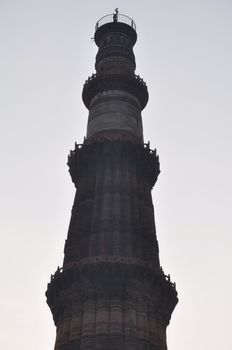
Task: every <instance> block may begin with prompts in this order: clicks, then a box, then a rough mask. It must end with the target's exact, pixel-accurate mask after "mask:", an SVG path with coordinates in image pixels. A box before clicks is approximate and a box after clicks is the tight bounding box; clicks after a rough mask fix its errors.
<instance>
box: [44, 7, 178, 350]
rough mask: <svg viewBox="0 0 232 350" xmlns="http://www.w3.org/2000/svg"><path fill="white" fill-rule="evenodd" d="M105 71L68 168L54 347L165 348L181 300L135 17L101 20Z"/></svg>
mask: <svg viewBox="0 0 232 350" xmlns="http://www.w3.org/2000/svg"><path fill="white" fill-rule="evenodd" d="M94 40H95V43H96V45H97V46H98V52H97V55H96V63H95V68H96V73H95V74H93V75H92V76H91V77H89V78H88V80H86V81H85V84H84V87H83V94H82V98H83V102H84V104H85V106H86V107H87V108H88V110H89V117H88V126H87V135H86V138H85V140H84V142H83V144H75V149H74V150H73V151H71V152H70V155H69V157H68V166H69V171H70V175H71V178H72V181H73V182H74V184H75V186H76V189H77V191H76V196H75V199H74V204H73V208H72V214H71V220H70V226H69V230H68V237H67V240H66V242H65V249H64V261H63V267H62V268H58V269H57V271H56V272H55V274H54V275H52V277H51V281H50V283H49V284H48V289H47V292H46V296H47V303H48V305H49V307H50V309H51V312H52V314H53V319H54V322H55V325H56V328H57V335H56V343H55V350H79V349H81V350H109V349H110V350H119V349H120V350H121V349H125V350H135V349H138V350H165V349H167V345H166V327H167V325H168V324H169V321H170V317H171V313H172V311H173V309H174V307H175V305H176V303H177V301H178V299H177V292H176V289H175V284H174V283H172V282H171V281H170V277H169V276H166V275H165V274H164V272H163V270H162V268H161V266H160V262H159V249H158V242H157V238H156V231H155V222H154V210H153V204H152V197H151V190H152V188H153V186H154V184H155V182H156V180H157V177H158V174H159V172H160V170H159V158H158V156H157V154H156V151H153V150H151V149H150V146H149V143H148V144H144V141H143V127H142V118H141V111H142V110H143V108H144V107H145V106H146V104H147V101H148V91H147V86H146V84H145V82H144V81H143V80H142V79H141V78H140V77H139V76H138V75H135V57H134V53H133V46H134V44H135V43H136V40H137V34H136V26H135V23H134V21H133V20H132V19H131V18H129V17H127V16H124V15H121V14H119V13H118V10H117V9H116V11H115V13H114V14H112V15H108V16H105V17H103V18H101V19H100V20H99V21H98V22H97V25H96V31H95V35H94Z"/></svg>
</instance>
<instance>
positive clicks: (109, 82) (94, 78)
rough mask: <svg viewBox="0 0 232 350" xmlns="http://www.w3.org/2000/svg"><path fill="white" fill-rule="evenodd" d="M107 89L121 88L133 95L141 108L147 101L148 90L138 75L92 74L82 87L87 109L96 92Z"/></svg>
mask: <svg viewBox="0 0 232 350" xmlns="http://www.w3.org/2000/svg"><path fill="white" fill-rule="evenodd" d="M107 90H123V91H126V92H128V93H131V94H132V95H134V96H135V97H136V98H137V99H138V100H139V102H140V105H141V110H142V109H144V108H145V106H146V104H147V101H148V90H147V85H146V83H145V81H144V80H143V79H142V78H141V77H140V76H139V75H135V74H134V75H133V76H129V75H128V76H127V75H122V74H106V75H104V74H92V75H91V76H90V77H89V78H88V79H87V80H86V81H85V84H84V87H83V92H82V99H83V102H84V104H85V106H86V107H87V108H88V109H89V106H90V102H91V100H92V99H93V97H94V96H96V95H97V94H98V93H100V92H103V91H107Z"/></svg>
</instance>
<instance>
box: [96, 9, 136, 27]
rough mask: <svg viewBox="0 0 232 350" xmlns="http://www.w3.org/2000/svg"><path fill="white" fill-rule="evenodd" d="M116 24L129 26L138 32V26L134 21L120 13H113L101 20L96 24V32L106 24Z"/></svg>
mask: <svg viewBox="0 0 232 350" xmlns="http://www.w3.org/2000/svg"><path fill="white" fill-rule="evenodd" d="M115 22H119V23H124V24H127V25H128V26H130V27H132V28H133V29H134V30H135V31H136V25H135V22H134V21H133V19H132V18H130V17H128V16H126V15H122V14H120V13H112V14H110V15H106V16H104V17H102V18H100V19H99V21H98V22H97V24H96V27H95V30H97V29H99V28H100V27H101V26H103V25H104V24H107V23H115Z"/></svg>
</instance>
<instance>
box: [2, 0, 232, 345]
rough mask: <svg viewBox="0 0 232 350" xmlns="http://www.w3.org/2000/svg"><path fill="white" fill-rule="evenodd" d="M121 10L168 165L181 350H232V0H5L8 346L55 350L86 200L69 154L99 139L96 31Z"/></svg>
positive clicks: (152, 133)
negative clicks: (93, 110) (72, 224)
mask: <svg viewBox="0 0 232 350" xmlns="http://www.w3.org/2000/svg"><path fill="white" fill-rule="evenodd" d="M115 7H119V10H120V12H121V13H124V14H127V15H129V16H131V17H133V19H134V20H135V22H136V24H137V32H138V42H137V44H136V46H135V54H136V61H137V70H136V72H137V74H139V75H140V76H142V77H143V78H144V80H145V81H146V82H147V85H148V89H149V95H150V100H149V103H148V106H147V108H146V109H145V110H144V112H143V122H144V135H145V140H146V141H147V140H150V142H151V147H153V148H157V150H158V153H159V155H160V161H161V174H160V177H159V179H158V182H157V184H156V186H155V189H154V190H153V198H154V206H155V212H156V226H157V235H158V240H159V245H160V255H161V263H162V265H163V268H164V271H165V272H166V273H170V274H171V278H172V280H173V281H176V284H177V289H178V292H179V298H180V302H179V304H178V306H177V308H176V310H175V311H174V313H173V317H172V320H171V325H170V326H169V328H168V345H169V350H177V349H178V350H186V349H188V350H195V349H198V350H205V349H210V350H218V349H224V350H229V349H231V348H232V337H231V315H232V303H231V295H232V279H231V262H232V258H231V242H232V239H231V231H232V230H231V220H232V219H231V207H232V193H231V192H232V191H231V169H232V159H231V146H232V140H231V129H232V128H231V127H232V125H231V124H232V122H231V110H232V108H231V107H232V98H231V95H232V70H231V62H232V44H231V34H232V2H231V0H191V1H190V0H182V1H181V0H176V1H173V0H165V1H164V0H162V1H161V0H151V1H148V0H144V1H135V0H134V1H132V0H131V1H130V0H118V1H113V0H99V1H90V0H85V1H78V0H65V1H64V0H37V1H36V0H1V1H0V48H1V55H0V117H1V128H0V143H1V144H0V161H1V181H0V187H1V188H0V193H1V196H0V215H1V222H0V225H1V227H0V230H1V231H0V232H1V236H0V247H1V248H0V249H1V254H0V268H1V290H0V309H1V318H0V329H1V332H0V343H1V347H2V349H4V350H13V349H15V348H17V349H18V350H32V349H33V350H41V349H43V350H51V349H53V346H54V340H55V327H54V325H53V321H52V317H51V313H50V310H49V308H48V307H47V305H46V302H45V296H44V292H45V290H46V284H47V282H48V281H49V279H50V274H51V273H54V271H55V270H56V268H57V265H61V264H62V259H63V246H64V241H65V238H66V234H67V229H68V224H69V218H70V211H71V206H72V201H73V197H74V193H75V190H74V186H73V184H72V182H71V178H70V177H69V174H68V168H67V166H66V160H67V155H68V152H69V150H70V149H72V148H73V146H74V142H75V141H77V142H79V143H81V142H82V141H83V137H84V135H85V131H86V122H87V115H88V113H87V110H86V108H85V107H84V105H83V103H82V100H81V91H82V86H83V83H84V81H85V79H86V78H87V77H88V76H89V75H91V73H92V72H94V60H95V55H96V52H97V47H96V45H95V44H94V42H93V41H91V38H92V37H93V34H94V26H95V23H96V21H97V20H98V19H99V18H100V17H102V16H104V15H106V14H109V13H111V12H113V10H114V9H115Z"/></svg>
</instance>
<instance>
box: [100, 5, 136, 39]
mask: <svg viewBox="0 0 232 350" xmlns="http://www.w3.org/2000/svg"><path fill="white" fill-rule="evenodd" d="M109 32H121V33H124V34H127V35H128V36H129V37H130V38H131V40H132V42H133V45H134V44H135V43H136V40H137V34H136V25H135V22H134V20H133V19H132V18H130V17H129V16H126V15H123V14H121V13H119V12H118V9H117V8H116V9H115V13H112V14H110V15H106V16H103V17H102V18H100V19H99V20H98V21H97V23H96V26H95V35H94V39H95V42H96V44H97V45H98V46H99V42H100V39H101V38H102V36H103V35H104V34H106V33H109Z"/></svg>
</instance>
